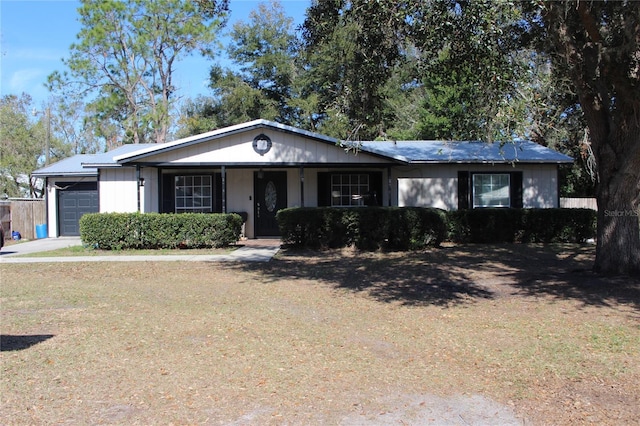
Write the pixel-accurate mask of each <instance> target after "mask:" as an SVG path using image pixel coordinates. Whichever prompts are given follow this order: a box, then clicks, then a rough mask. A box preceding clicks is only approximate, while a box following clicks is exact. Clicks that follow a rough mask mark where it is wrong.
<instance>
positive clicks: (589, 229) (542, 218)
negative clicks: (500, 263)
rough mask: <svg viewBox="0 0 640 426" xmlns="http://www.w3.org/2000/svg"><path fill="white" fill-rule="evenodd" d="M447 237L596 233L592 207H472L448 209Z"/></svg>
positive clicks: (521, 238)
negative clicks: (468, 208)
mask: <svg viewBox="0 0 640 426" xmlns="http://www.w3.org/2000/svg"><path fill="white" fill-rule="evenodd" d="M447 222H448V239H449V240H450V241H454V242H460V243H512V242H523V243H560V242H583V241H585V240H587V239H589V238H593V237H595V229H596V228H595V226H596V225H595V224H596V212H595V211H593V210H590V209H473V210H456V211H450V212H447Z"/></svg>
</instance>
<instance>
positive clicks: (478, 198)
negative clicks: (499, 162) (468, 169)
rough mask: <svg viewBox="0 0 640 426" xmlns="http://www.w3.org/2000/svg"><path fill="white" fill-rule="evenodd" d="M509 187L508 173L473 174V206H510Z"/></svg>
mask: <svg viewBox="0 0 640 426" xmlns="http://www.w3.org/2000/svg"><path fill="white" fill-rule="evenodd" d="M510 188H511V183H510V175H509V174H508V173H501V174H488V173H476V174H473V207H474V208H475V207H510V206H511V196H510Z"/></svg>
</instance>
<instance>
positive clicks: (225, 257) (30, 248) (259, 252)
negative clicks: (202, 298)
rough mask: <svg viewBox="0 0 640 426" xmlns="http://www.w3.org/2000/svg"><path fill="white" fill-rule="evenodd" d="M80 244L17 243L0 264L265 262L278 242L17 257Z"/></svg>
mask: <svg viewBox="0 0 640 426" xmlns="http://www.w3.org/2000/svg"><path fill="white" fill-rule="evenodd" d="M79 245H82V242H81V240H80V237H59V238H42V239H38V240H33V241H25V242H18V243H14V244H10V245H8V246H4V247H3V248H2V250H0V263H39V262H59V263H62V262H65V263H66V262H145V261H154V262H156V261H165V262H166V261H182V262H222V261H236V262H268V261H270V260H271V259H272V258H273V256H275V255H276V253H278V251H279V250H280V240H278V239H268V240H246V241H241V242H239V243H238V245H240V248H238V249H237V250H234V251H233V252H231V253H229V254H212V255H206V254H205V255H190V254H188V253H187V252H185V254H178V255H123V256H66V257H21V256H20V255H25V254H31V253H37V252H45V251H50V250H56V249H61V248H67V247H73V246H79Z"/></svg>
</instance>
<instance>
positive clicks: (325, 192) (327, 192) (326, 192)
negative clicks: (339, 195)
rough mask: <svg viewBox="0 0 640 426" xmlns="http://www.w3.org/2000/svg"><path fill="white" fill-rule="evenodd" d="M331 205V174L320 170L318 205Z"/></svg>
mask: <svg viewBox="0 0 640 426" xmlns="http://www.w3.org/2000/svg"><path fill="white" fill-rule="evenodd" d="M330 205H331V175H330V174H329V173H327V172H318V207H326V206H330Z"/></svg>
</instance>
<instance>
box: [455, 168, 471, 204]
mask: <svg viewBox="0 0 640 426" xmlns="http://www.w3.org/2000/svg"><path fill="white" fill-rule="evenodd" d="M470 186H471V184H470V173H469V172H468V171H466V170H459V171H458V210H465V209H468V208H469V207H470V206H472V205H473V204H472V203H471V189H470Z"/></svg>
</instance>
